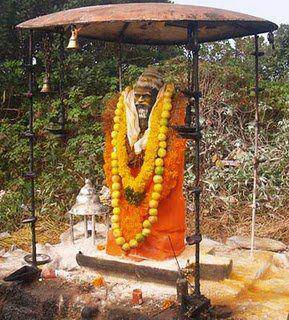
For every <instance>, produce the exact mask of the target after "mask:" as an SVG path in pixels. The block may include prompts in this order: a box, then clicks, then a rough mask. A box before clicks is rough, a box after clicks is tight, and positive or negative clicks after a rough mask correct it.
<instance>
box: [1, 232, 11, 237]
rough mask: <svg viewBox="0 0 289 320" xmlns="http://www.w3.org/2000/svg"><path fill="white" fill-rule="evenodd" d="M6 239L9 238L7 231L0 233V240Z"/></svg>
mask: <svg viewBox="0 0 289 320" xmlns="http://www.w3.org/2000/svg"><path fill="white" fill-rule="evenodd" d="M8 237H10V233H9V232H8V231H5V232H1V233H0V239H4V238H8Z"/></svg>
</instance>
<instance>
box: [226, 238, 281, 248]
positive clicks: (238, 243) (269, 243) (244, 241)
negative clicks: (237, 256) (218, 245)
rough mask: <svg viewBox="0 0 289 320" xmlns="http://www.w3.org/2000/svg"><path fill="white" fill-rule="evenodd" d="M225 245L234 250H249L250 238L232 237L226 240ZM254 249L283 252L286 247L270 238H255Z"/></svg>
mask: <svg viewBox="0 0 289 320" xmlns="http://www.w3.org/2000/svg"><path fill="white" fill-rule="evenodd" d="M226 244H227V245H230V246H232V247H234V248H236V249H237V248H242V249H250V248H251V238H250V237H245V236H233V237H231V238H228V239H227V241H226ZM254 249H256V250H264V251H273V252H279V251H285V250H286V249H287V246H286V245H285V244H284V243H283V242H281V241H277V240H273V239H270V238H258V237H256V238H255V244H254Z"/></svg>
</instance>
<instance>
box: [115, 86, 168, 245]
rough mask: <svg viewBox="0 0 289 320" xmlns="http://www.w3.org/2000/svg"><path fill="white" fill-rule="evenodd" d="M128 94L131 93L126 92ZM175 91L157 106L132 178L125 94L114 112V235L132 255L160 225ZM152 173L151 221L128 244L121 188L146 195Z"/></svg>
mask: <svg viewBox="0 0 289 320" xmlns="http://www.w3.org/2000/svg"><path fill="white" fill-rule="evenodd" d="M127 90H129V89H127ZM173 91H174V86H173V85H172V84H168V85H166V88H165V91H164V94H163V97H162V98H160V99H159V101H158V102H157V105H156V106H155V108H154V109H153V111H152V116H151V122H150V132H149V136H148V143H147V147H146V150H145V155H144V162H143V165H142V167H141V170H140V172H139V174H138V175H137V176H136V177H133V176H132V174H131V172H130V168H129V166H128V154H127V150H126V147H125V139H126V133H127V131H126V130H127V129H126V112H125V104H124V94H125V92H122V94H121V96H120V98H119V101H118V103H117V107H116V110H115V117H114V126H113V131H112V133H111V137H112V141H111V143H112V146H113V152H112V153H111V170H112V186H111V191H112V192H111V198H112V200H111V205H112V207H113V215H112V217H111V222H112V229H113V235H114V237H115V241H116V244H117V245H119V246H121V247H122V250H124V251H129V250H130V249H131V248H136V247H137V246H138V244H139V243H140V242H143V241H144V240H145V238H146V237H148V236H149V234H150V233H151V227H152V224H154V223H156V222H157V221H158V218H157V215H158V209H157V208H158V204H159V201H158V200H159V199H160V197H161V191H162V189H163V186H162V183H163V177H162V175H163V172H164V167H163V164H164V160H163V158H164V157H165V155H166V147H167V143H166V139H167V135H166V133H167V131H168V119H169V117H170V111H171V109H172V104H171V97H172V94H173ZM153 172H155V174H154V177H153V184H154V185H153V192H152V193H151V196H150V201H149V212H148V215H149V217H148V218H147V219H145V220H144V221H143V224H142V226H143V228H142V231H141V233H137V234H136V235H135V238H134V239H130V241H128V242H127V241H126V239H125V238H124V237H123V235H122V231H121V227H120V224H119V222H120V218H119V215H120V212H121V210H120V207H119V198H120V195H121V193H120V190H121V184H122V185H123V186H124V188H127V187H130V188H131V189H132V190H133V191H134V192H143V191H144V189H145V186H146V184H147V182H148V180H149V179H150V178H151V176H152V174H153Z"/></svg>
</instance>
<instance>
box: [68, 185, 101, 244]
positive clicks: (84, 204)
mask: <svg viewBox="0 0 289 320" xmlns="http://www.w3.org/2000/svg"><path fill="white" fill-rule="evenodd" d="M69 215H70V234H71V240H72V242H74V235H73V216H83V219H84V236H85V238H88V221H87V217H88V216H91V234H92V242H93V244H94V243H95V218H96V216H97V215H101V207H100V204H99V199H98V196H97V194H96V190H95V188H94V187H93V185H92V183H91V181H90V180H89V179H85V185H84V186H83V187H82V188H81V190H80V191H79V194H78V196H77V197H76V202H75V204H74V205H73V207H72V208H71V209H70V210H69Z"/></svg>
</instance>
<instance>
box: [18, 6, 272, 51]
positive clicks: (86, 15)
mask: <svg viewBox="0 0 289 320" xmlns="http://www.w3.org/2000/svg"><path fill="white" fill-rule="evenodd" d="M189 24H197V25H198V28H199V35H198V38H199V42H210V41H217V40H224V39H230V38H237V37H243V36H249V35H255V34H259V33H264V32H270V31H274V30H276V29H277V28H278V26H277V25H276V24H274V23H273V22H270V21H268V20H264V19H261V18H257V17H254V16H251V15H247V14H243V13H238V12H234V11H228V10H222V9H215V8H209V7H201V6H191V5H179V4H169V3H126V4H111V5H99V6H91V7H83V8H76V9H70V10H65V11H61V12H56V13H52V14H48V15H44V16H41V17H38V18H35V19H31V20H27V21H25V22H23V23H21V24H19V25H18V26H17V28H21V29H40V30H44V31H52V32H59V31H60V27H62V28H63V29H62V30H64V31H66V30H69V29H70V27H71V25H74V26H76V28H77V29H78V35H79V36H82V37H86V38H92V39H97V40H104V41H110V42H122V43H132V44H156V45H161V44H186V43H187V29H188V26H189Z"/></svg>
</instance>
